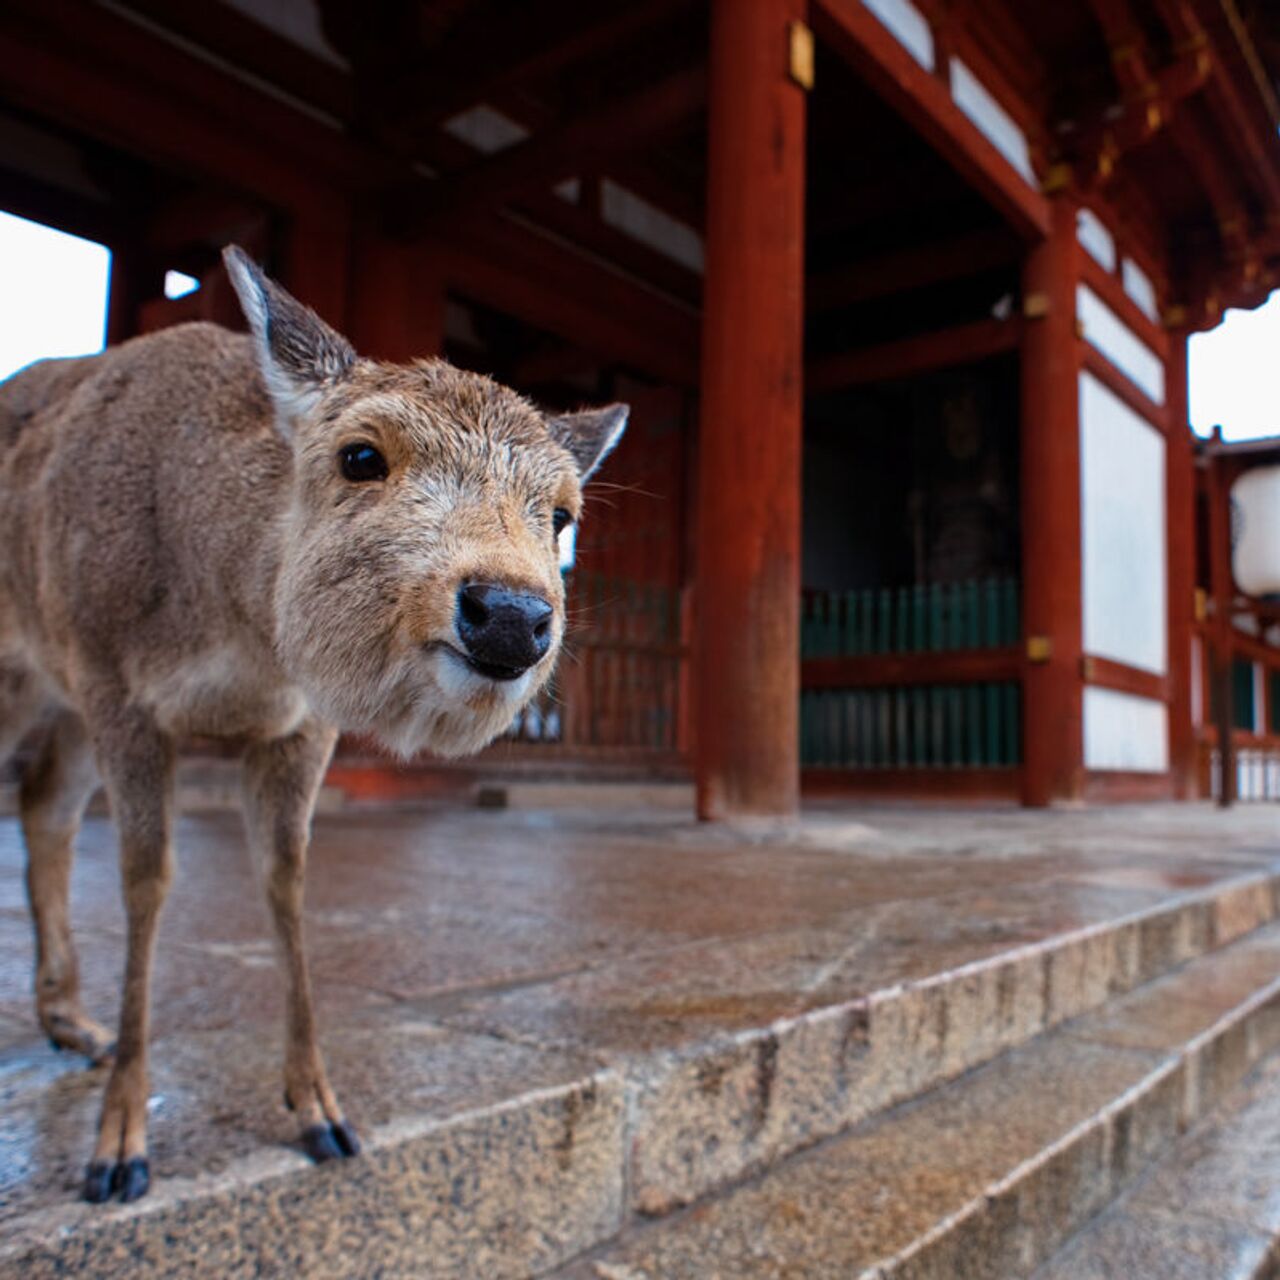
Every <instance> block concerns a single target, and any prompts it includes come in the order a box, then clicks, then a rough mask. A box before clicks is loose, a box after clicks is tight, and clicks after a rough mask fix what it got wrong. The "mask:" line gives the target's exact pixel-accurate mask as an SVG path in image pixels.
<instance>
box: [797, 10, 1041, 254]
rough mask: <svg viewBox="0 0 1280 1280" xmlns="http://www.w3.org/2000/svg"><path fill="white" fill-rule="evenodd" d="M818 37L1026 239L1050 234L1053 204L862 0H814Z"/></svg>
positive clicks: (1034, 239) (1033, 239) (1037, 238)
mask: <svg viewBox="0 0 1280 1280" xmlns="http://www.w3.org/2000/svg"><path fill="white" fill-rule="evenodd" d="M813 23H814V27H815V29H816V30H817V32H818V34H819V36H821V38H822V39H823V40H824V41H825V42H826V43H828V44H829V45H830V46H831V47H832V48H833V49H834V50H835V51H836V52H837V53H838V54H839V55H840V56H841V57H843V58H844V59H846V60H847V61H848V62H849V63H850V64H851V65H852V66H853V67H854V68H855V69H856V70H857V71H858V73H859V74H860V75H862V76H863V77H864V78H865V79H866V81H867V83H868V84H869V85H871V86H872V87H873V88H874V89H875V90H876V91H877V92H878V93H880V94H881V95H882V96H883V97H884V99H885V101H886V102H888V103H889V104H890V105H891V106H892V107H894V108H895V109H896V110H897V111H899V112H900V113H901V115H902V117H903V119H905V120H907V121H908V122H909V123H910V124H911V125H913V126H914V127H915V128H916V129H917V130H918V131H919V132H920V134H921V135H922V136H923V137H924V139H925V140H926V141H927V142H928V143H929V144H930V145H931V146H933V147H935V148H936V149H937V151H938V154H939V155H941V156H942V157H943V158H944V159H945V160H946V161H947V162H948V163H949V164H950V165H952V166H953V167H954V168H955V170H956V171H957V172H958V173H959V174H960V175H961V177H963V178H964V179H965V180H966V181H968V182H969V183H971V184H972V186H973V187H974V189H975V190H976V191H978V192H980V193H981V194H982V195H983V196H984V197H985V198H986V199H987V200H989V201H990V202H991V204H992V205H993V206H994V207H995V208H996V209H997V210H998V211H999V212H1000V214H1001V215H1002V216H1003V217H1004V218H1005V219H1007V221H1008V222H1009V225H1010V226H1011V227H1012V228H1013V229H1014V230H1015V231H1016V232H1017V233H1018V234H1019V235H1020V236H1022V237H1023V238H1024V239H1026V240H1030V241H1033V242H1034V241H1036V240H1039V239H1041V238H1043V237H1044V236H1045V235H1047V234H1048V233H1049V224H1050V217H1049V204H1048V201H1047V200H1046V199H1045V197H1044V196H1043V195H1041V194H1040V192H1039V191H1038V190H1037V189H1036V188H1035V187H1033V186H1031V185H1030V184H1029V183H1028V182H1027V181H1026V180H1025V179H1024V178H1023V177H1022V176H1021V175H1020V174H1019V173H1018V172H1017V171H1016V170H1015V169H1014V168H1013V166H1012V165H1010V164H1009V162H1008V161H1007V160H1006V159H1005V158H1004V156H1002V155H1001V154H1000V153H999V152H998V151H997V150H996V149H995V147H994V146H992V144H991V143H990V142H989V141H988V140H987V139H986V138H985V137H984V136H983V134H982V133H981V131H980V130H979V129H978V127H977V126H976V125H975V124H974V123H973V122H972V121H971V120H970V119H969V117H968V116H966V115H965V114H964V112H963V111H961V110H960V108H959V107H957V106H956V104H955V102H954V101H953V100H952V97H951V93H950V91H949V89H948V87H947V86H946V85H945V84H943V83H942V81H941V80H939V79H938V77H936V76H932V75H930V74H929V73H928V72H927V71H926V70H925V69H924V68H923V67H922V66H921V65H920V64H919V63H918V62H916V60H915V59H914V58H913V57H912V56H911V55H910V54H909V53H908V52H907V51H906V50H905V49H904V48H903V47H902V45H900V44H899V43H898V41H897V40H895V39H894V37H893V36H892V35H891V34H890V33H889V31H888V30H887V29H886V28H885V26H884V25H883V24H882V23H881V22H880V20H879V19H878V18H877V17H876V16H875V15H874V14H873V13H872V12H871V10H870V9H868V8H867V7H866V6H865V5H863V4H862V3H861V0H814V6H813Z"/></svg>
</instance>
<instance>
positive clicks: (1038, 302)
mask: <svg viewBox="0 0 1280 1280" xmlns="http://www.w3.org/2000/svg"><path fill="white" fill-rule="evenodd" d="M1022 314H1023V315H1024V316H1026V318H1027V319H1028V320H1043V319H1044V317H1045V316H1047V315H1048V314H1049V295H1048V294H1047V293H1029V294H1027V296H1026V297H1025V298H1023V300H1022Z"/></svg>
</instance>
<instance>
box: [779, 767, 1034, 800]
mask: <svg viewBox="0 0 1280 1280" xmlns="http://www.w3.org/2000/svg"><path fill="white" fill-rule="evenodd" d="M1020 774H1021V771H1020V770H1019V769H1016V768H1009V769H986V768H983V769H955V768H952V769H945V768H939V769H929V768H925V769H896V768H885V769H863V768H859V769H805V771H804V772H803V773H802V774H801V775H800V786H801V789H802V790H803V792H804V794H805V795H806V796H813V797H819V796H840V795H871V796H875V797H877V798H879V797H886V796H895V797H896V796H901V797H903V798H909V799H911V800H916V801H921V800H922V801H925V802H926V803H927V802H929V801H936V802H938V803H944V802H945V803H955V802H956V801H962V802H964V801H972V802H974V803H989V802H990V801H992V800H1004V801H1010V800H1016V799H1017V797H1018V785H1019V782H1018V779H1019V777H1020Z"/></svg>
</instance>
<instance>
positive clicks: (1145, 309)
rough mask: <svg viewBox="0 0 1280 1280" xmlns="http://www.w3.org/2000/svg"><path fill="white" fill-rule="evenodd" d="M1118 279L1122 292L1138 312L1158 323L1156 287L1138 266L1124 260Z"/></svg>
mask: <svg viewBox="0 0 1280 1280" xmlns="http://www.w3.org/2000/svg"><path fill="white" fill-rule="evenodd" d="M1120 279H1121V282H1122V283H1123V284H1124V291H1125V293H1127V294H1128V295H1129V297H1130V298H1132V299H1133V301H1134V302H1135V303H1136V304H1137V307H1138V310H1139V311H1141V312H1142V314H1143V315H1144V316H1146V317H1147V319H1148V320H1154V321H1156V323H1157V324H1158V323H1159V321H1160V307H1159V305H1158V304H1157V301H1156V287H1155V285H1154V284H1152V283H1151V277H1150V276H1149V275H1147V273H1146V272H1145V271H1143V269H1142V268H1141V267H1140V266H1138V264H1137V263H1136V262H1134V260H1133V259H1132V258H1126V259H1125V260H1124V262H1123V263H1121V265H1120Z"/></svg>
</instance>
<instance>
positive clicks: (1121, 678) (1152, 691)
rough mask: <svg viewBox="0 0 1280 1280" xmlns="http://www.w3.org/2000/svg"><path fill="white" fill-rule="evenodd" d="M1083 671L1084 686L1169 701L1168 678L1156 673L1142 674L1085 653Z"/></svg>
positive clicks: (1141, 671) (1123, 665) (1135, 668)
mask: <svg viewBox="0 0 1280 1280" xmlns="http://www.w3.org/2000/svg"><path fill="white" fill-rule="evenodd" d="M1080 671H1081V674H1082V675H1083V676H1084V682H1085V684H1092V685H1097V686H1098V687H1099V688H1100V689H1114V690H1115V691H1116V692H1117V693H1131V694H1133V695H1134V696H1135V697H1138V698H1152V699H1154V700H1155V701H1156V702H1167V701H1168V699H1169V687H1170V686H1169V677H1168V676H1161V675H1157V674H1156V673H1155V672H1154V671H1143V670H1141V669H1140V668H1138V667H1131V666H1129V665H1128V663H1125V662H1113V661H1112V660H1111V659H1110V658H1100V657H1098V656H1097V655H1096V654H1091V653H1090V654H1085V656H1084V657H1083V658H1082V659H1081V660H1080Z"/></svg>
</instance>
